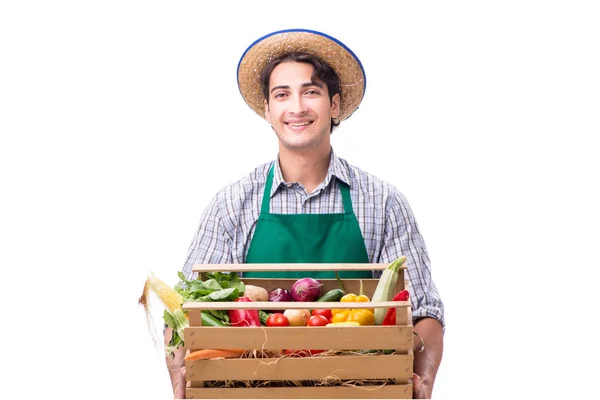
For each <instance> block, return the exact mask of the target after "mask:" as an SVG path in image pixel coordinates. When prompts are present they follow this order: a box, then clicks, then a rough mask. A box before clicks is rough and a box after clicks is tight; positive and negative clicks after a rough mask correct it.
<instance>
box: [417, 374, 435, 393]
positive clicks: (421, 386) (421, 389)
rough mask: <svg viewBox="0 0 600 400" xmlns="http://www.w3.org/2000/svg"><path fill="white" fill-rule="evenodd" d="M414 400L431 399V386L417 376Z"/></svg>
mask: <svg viewBox="0 0 600 400" xmlns="http://www.w3.org/2000/svg"><path fill="white" fill-rule="evenodd" d="M412 384H413V399H431V391H432V388H431V385H429V384H428V383H427V381H426V380H424V379H421V377H420V376H419V375H417V374H413V377H412Z"/></svg>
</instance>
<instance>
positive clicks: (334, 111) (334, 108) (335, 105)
mask: <svg viewBox="0 0 600 400" xmlns="http://www.w3.org/2000/svg"><path fill="white" fill-rule="evenodd" d="M340 112H341V111H340V94H339V93H336V94H334V95H333V97H332V98H331V118H337V117H339V116H340Z"/></svg>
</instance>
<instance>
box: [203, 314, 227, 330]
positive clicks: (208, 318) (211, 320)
mask: <svg viewBox="0 0 600 400" xmlns="http://www.w3.org/2000/svg"><path fill="white" fill-rule="evenodd" d="M200 318H201V319H202V326H216V327H224V326H227V325H225V323H223V322H222V321H221V320H219V319H217V318H215V317H213V316H212V315H211V314H209V313H208V312H205V311H202V312H201V313H200Z"/></svg>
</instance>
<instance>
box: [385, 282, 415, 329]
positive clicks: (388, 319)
mask: <svg viewBox="0 0 600 400" xmlns="http://www.w3.org/2000/svg"><path fill="white" fill-rule="evenodd" d="M408 297H409V293H408V290H406V289H405V290H401V291H400V292H398V293H396V295H395V296H394V298H393V299H392V301H407V300H408ZM381 325H396V309H395V308H388V310H387V312H386V314H385V318H384V319H383V322H382V323H381Z"/></svg>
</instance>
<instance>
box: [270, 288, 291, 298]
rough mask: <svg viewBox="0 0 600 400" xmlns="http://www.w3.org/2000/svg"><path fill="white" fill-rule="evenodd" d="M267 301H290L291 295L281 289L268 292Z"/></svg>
mask: <svg viewBox="0 0 600 400" xmlns="http://www.w3.org/2000/svg"><path fill="white" fill-rule="evenodd" d="M269 301H292V295H291V294H290V292H288V291H287V290H285V289H282V288H277V289H273V290H271V291H270V292H269Z"/></svg>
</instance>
